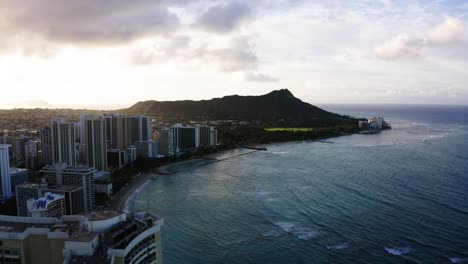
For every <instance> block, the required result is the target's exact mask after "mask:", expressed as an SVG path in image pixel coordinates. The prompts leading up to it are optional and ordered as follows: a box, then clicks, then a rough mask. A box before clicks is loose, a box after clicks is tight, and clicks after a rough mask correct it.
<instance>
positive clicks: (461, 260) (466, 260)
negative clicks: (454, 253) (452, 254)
mask: <svg viewBox="0 0 468 264" xmlns="http://www.w3.org/2000/svg"><path fill="white" fill-rule="evenodd" d="M449 260H450V261H451V262H452V263H468V258H449Z"/></svg>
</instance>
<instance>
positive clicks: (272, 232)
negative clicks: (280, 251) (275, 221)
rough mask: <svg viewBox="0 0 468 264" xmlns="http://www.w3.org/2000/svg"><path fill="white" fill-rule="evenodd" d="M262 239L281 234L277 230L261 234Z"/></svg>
mask: <svg viewBox="0 0 468 264" xmlns="http://www.w3.org/2000/svg"><path fill="white" fill-rule="evenodd" d="M262 235H263V236H264V237H279V236H280V235H281V232H279V231H277V230H271V231H268V232H265V233H263V234H262Z"/></svg>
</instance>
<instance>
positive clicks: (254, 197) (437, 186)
mask: <svg viewBox="0 0 468 264" xmlns="http://www.w3.org/2000/svg"><path fill="white" fill-rule="evenodd" d="M341 110H342V111H344V110H343V109H341ZM465 110H466V109H464V110H463V109H462V110H461V112H462V113H464V114H467V115H466V116H468V111H466V112H463V111H465ZM336 111H340V109H337V110H336ZM348 111H356V112H355V113H364V114H365V113H369V112H370V111H369V109H358V110H356V109H354V110H353V109H352V110H348ZM366 111H367V112H366ZM408 111H409V110H406V112H402V113H400V115H398V114H395V113H398V111H397V110H394V112H395V113H393V112H391V111H388V114H387V115H385V113H383V114H384V116H386V117H387V116H390V118H387V120H388V121H389V122H391V123H392V124H393V126H394V129H393V130H391V131H385V132H383V133H381V134H376V135H352V136H345V137H339V138H335V139H330V140H329V141H332V142H333V144H327V143H321V142H295V143H286V144H276V145H270V146H268V151H265V152H263V151H262V152H255V153H251V154H248V155H244V156H239V157H236V158H232V159H228V160H225V161H222V162H217V163H213V164H210V165H207V166H203V167H197V168H194V169H192V170H189V171H186V172H181V173H178V174H174V175H168V176H161V177H159V179H158V180H157V181H155V182H153V183H151V186H149V187H148V188H147V189H146V190H145V191H144V192H143V193H142V195H141V196H140V197H139V199H138V200H137V201H136V204H135V206H136V210H148V211H151V212H153V213H155V214H157V215H159V216H161V217H163V218H165V221H166V224H165V226H164V228H163V232H162V236H163V247H164V261H165V263H464V262H466V263H468V126H467V125H466V123H464V120H465V119H464V118H465V117H463V116H462V117H459V119H454V117H453V116H452V115H454V114H453V113H452V114H450V115H451V116H450V119H447V118H434V116H430V117H427V116H426V119H424V118H421V117H419V118H418V117H415V116H414V113H413V115H411V114H408ZM413 111H415V110H414V109H413ZM418 111H419V110H418ZM392 113H393V114H392ZM423 116H424V115H423ZM367 117H370V114H368V116H367ZM447 120H450V123H449V122H448V121H447ZM454 120H458V121H454ZM460 120H461V121H460ZM456 122H458V123H456Z"/></svg>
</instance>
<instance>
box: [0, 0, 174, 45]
mask: <svg viewBox="0 0 468 264" xmlns="http://www.w3.org/2000/svg"><path fill="white" fill-rule="evenodd" d="M178 2H180V1H175V2H174V3H178ZM0 17H1V18H2V21H0V30H1V31H2V36H0V40H3V41H5V39H6V38H10V37H12V36H18V35H27V36H34V37H37V38H41V39H43V40H44V41H49V42H58V43H69V44H114V43H124V42H128V41H131V40H133V39H135V38H139V37H142V36H145V35H148V34H170V33H171V32H172V31H174V30H175V29H176V28H177V27H178V26H179V25H180V22H179V19H178V17H177V15H175V14H174V13H172V12H171V11H170V9H169V1H167V0H162V1H153V0H139V1H131V0H113V1H95V0H79V1H76V0H41V1H36V0H2V1H1V2H0Z"/></svg>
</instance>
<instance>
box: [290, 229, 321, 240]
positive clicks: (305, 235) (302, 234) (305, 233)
mask: <svg viewBox="0 0 468 264" xmlns="http://www.w3.org/2000/svg"><path fill="white" fill-rule="evenodd" d="M293 229H294V230H293V231H292V234H293V235H295V236H296V237H297V238H299V239H301V240H309V239H311V238H314V237H317V236H318V235H319V232H318V231H317V230H315V229H312V228H308V227H298V228H293Z"/></svg>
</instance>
